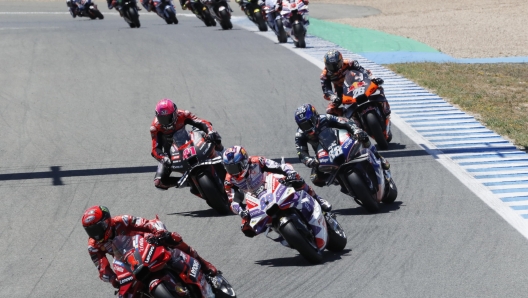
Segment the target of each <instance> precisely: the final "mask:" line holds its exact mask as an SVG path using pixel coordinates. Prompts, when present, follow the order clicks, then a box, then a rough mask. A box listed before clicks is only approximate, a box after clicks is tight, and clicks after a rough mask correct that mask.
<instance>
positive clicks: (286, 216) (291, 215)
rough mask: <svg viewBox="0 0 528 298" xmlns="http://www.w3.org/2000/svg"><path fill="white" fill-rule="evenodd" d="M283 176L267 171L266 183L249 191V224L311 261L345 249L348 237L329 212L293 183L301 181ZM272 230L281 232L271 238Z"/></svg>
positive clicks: (256, 231)
mask: <svg viewBox="0 0 528 298" xmlns="http://www.w3.org/2000/svg"><path fill="white" fill-rule="evenodd" d="M283 178H284V176H282V175H278V174H268V175H267V176H266V184H265V185H263V186H262V187H261V188H259V189H258V190H257V191H255V192H253V193H246V195H245V199H246V208H247V210H249V214H250V218H251V219H250V221H249V223H247V222H246V223H245V225H249V226H250V227H251V229H252V230H253V231H254V233H255V234H256V235H258V234H261V233H263V232H266V237H268V238H270V239H272V240H274V241H276V242H280V243H281V244H282V245H284V246H287V247H290V248H293V249H295V250H297V251H298V252H299V253H300V254H301V255H302V256H303V257H304V258H306V259H307V260H308V261H310V262H312V263H321V261H322V259H323V256H322V251H323V250H324V249H328V250H330V251H336V252H337V251H342V250H343V249H344V248H345V246H346V244H347V238H346V235H345V232H344V231H343V229H342V228H341V226H340V225H339V223H338V222H337V220H336V216H335V215H334V214H332V213H330V212H326V213H324V212H323V211H322V210H321V206H319V203H317V201H315V199H314V198H313V197H311V196H310V195H309V194H308V193H307V192H305V191H304V190H300V191H296V190H295V189H294V188H293V187H292V185H294V183H303V182H300V181H285V180H284V179H283ZM270 232H274V233H277V234H278V237H276V238H271V237H270V236H269V233H270Z"/></svg>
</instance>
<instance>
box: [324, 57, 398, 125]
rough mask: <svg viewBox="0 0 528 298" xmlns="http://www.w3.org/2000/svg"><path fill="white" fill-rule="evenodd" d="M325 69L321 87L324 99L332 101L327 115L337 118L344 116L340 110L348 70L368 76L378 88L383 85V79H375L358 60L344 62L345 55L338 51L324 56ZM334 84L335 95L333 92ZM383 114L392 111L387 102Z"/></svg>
mask: <svg viewBox="0 0 528 298" xmlns="http://www.w3.org/2000/svg"><path fill="white" fill-rule="evenodd" d="M324 63H325V68H324V69H323V72H322V73H321V87H322V89H323V97H324V99H326V100H328V101H330V103H329V104H328V107H327V108H326V113H328V114H332V115H335V116H342V115H343V110H342V109H341V108H339V106H340V105H341V102H342V100H343V83H344V81H345V76H346V71H347V70H357V71H360V72H362V73H363V74H364V75H366V76H368V77H369V78H370V80H371V81H372V82H374V83H375V84H377V85H378V86H379V85H381V84H383V79H381V78H374V77H373V76H372V72H371V71H370V70H368V69H365V68H363V66H361V65H359V63H358V62H357V60H348V59H344V60H343V55H341V53H340V52H339V51H338V50H330V51H328V52H327V53H326V54H325V55H324ZM332 83H333V85H334V88H335V93H334V92H333V91H332ZM336 93H337V94H336ZM383 105H384V106H383V113H384V114H385V115H389V114H390V112H391V110H390V106H389V103H388V102H387V101H385V102H384V104H383Z"/></svg>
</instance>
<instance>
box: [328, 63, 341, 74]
mask: <svg viewBox="0 0 528 298" xmlns="http://www.w3.org/2000/svg"><path fill="white" fill-rule="evenodd" d="M326 68H327V69H328V70H329V71H331V72H336V71H338V70H339V65H337V63H328V64H327V65H326Z"/></svg>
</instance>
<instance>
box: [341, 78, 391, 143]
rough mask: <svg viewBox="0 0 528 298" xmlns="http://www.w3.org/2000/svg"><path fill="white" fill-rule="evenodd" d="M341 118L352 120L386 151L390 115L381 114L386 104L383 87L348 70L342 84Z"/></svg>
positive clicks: (389, 135)
mask: <svg viewBox="0 0 528 298" xmlns="http://www.w3.org/2000/svg"><path fill="white" fill-rule="evenodd" d="M342 103H343V105H344V106H343V116H344V117H346V118H348V119H352V120H354V121H355V122H356V123H357V124H359V125H360V127H361V129H363V130H364V131H366V132H367V133H368V134H369V135H370V136H371V137H372V138H373V139H374V140H376V143H377V144H378V148H379V149H382V150H386V149H388V147H389V142H390V141H391V140H392V132H391V130H390V126H391V125H390V124H391V122H390V115H385V113H383V112H382V111H383V109H384V105H386V104H388V103H387V98H386V97H385V92H384V90H383V87H381V86H378V85H377V84H376V83H374V82H372V81H371V80H370V79H369V78H368V76H366V75H365V74H364V73H362V72H361V71H358V70H348V71H347V73H346V75H345V81H344V84H343V99H342Z"/></svg>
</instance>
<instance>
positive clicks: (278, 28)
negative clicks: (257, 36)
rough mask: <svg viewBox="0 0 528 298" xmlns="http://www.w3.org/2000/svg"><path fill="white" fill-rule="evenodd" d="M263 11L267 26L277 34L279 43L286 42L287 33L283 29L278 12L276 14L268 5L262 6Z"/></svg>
mask: <svg viewBox="0 0 528 298" xmlns="http://www.w3.org/2000/svg"><path fill="white" fill-rule="evenodd" d="M264 12H265V14H266V23H268V27H270V28H271V30H273V32H275V35H277V39H278V41H279V43H286V42H288V34H287V33H286V30H285V29H284V25H283V24H282V18H281V16H280V14H278V13H277V12H276V11H275V9H273V8H270V7H269V6H264Z"/></svg>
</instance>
